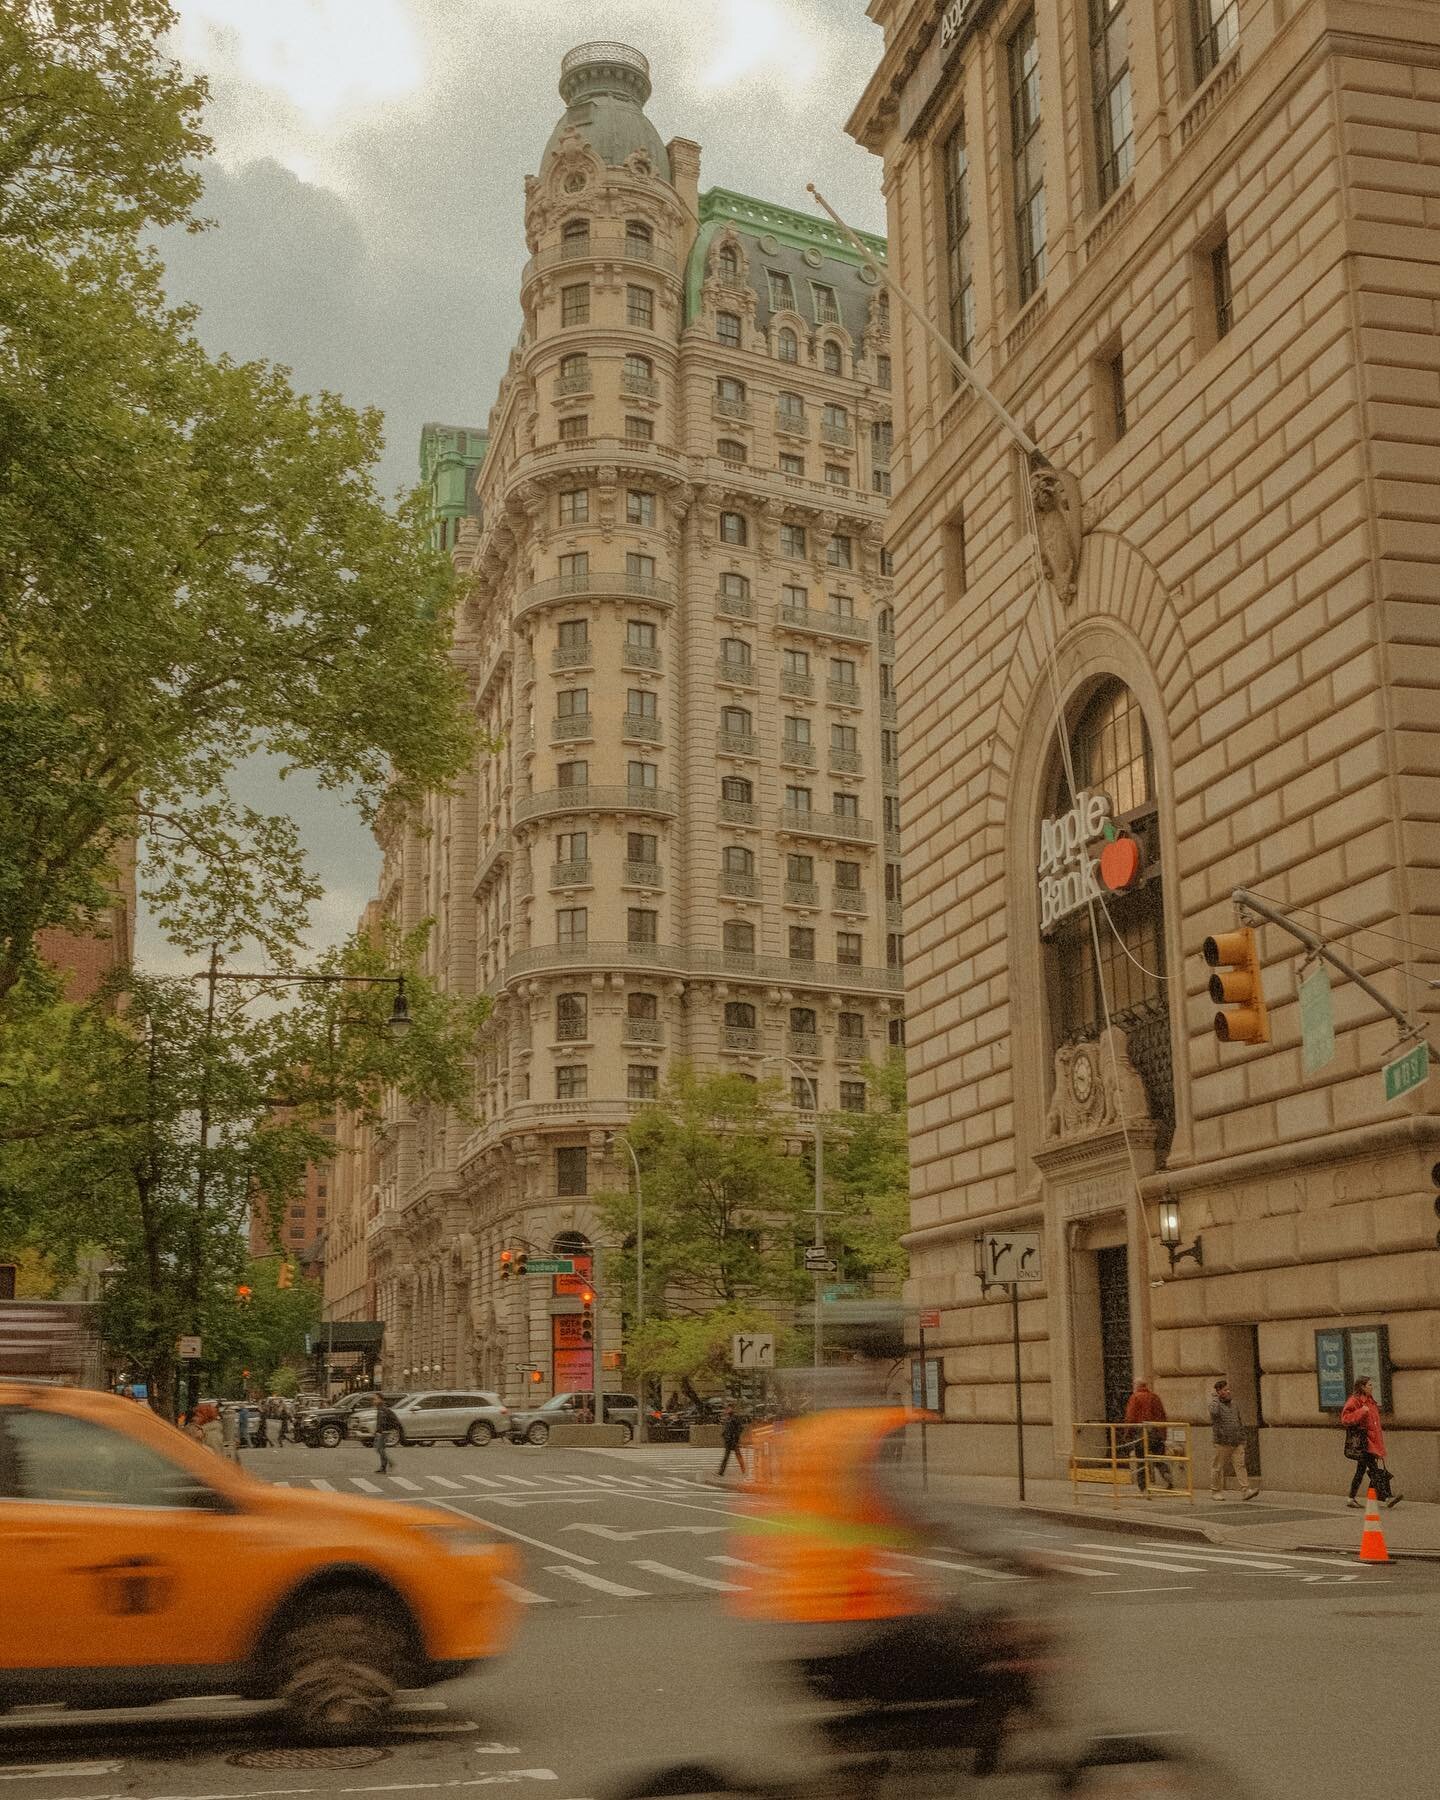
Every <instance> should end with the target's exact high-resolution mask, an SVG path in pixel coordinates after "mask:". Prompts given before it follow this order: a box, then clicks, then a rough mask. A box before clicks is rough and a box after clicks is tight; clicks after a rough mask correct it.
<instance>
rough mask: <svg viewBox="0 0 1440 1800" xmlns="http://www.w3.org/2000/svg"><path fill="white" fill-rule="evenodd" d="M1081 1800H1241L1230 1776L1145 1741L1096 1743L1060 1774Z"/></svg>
mask: <svg viewBox="0 0 1440 1800" xmlns="http://www.w3.org/2000/svg"><path fill="white" fill-rule="evenodd" d="M1057 1790H1058V1792H1060V1793H1062V1794H1073V1795H1076V1796H1078V1797H1080V1800H1244V1790H1243V1789H1242V1788H1241V1787H1240V1786H1239V1785H1238V1783H1237V1782H1236V1780H1235V1777H1234V1776H1233V1775H1232V1774H1230V1772H1229V1771H1228V1770H1226V1769H1222V1768H1221V1767H1220V1766H1219V1765H1218V1764H1217V1763H1213V1762H1211V1761H1210V1759H1209V1758H1208V1757H1204V1756H1197V1755H1196V1753H1195V1752H1194V1751H1193V1750H1186V1749H1182V1748H1180V1747H1178V1746H1175V1745H1170V1744H1160V1743H1156V1742H1155V1741H1154V1740H1153V1739H1150V1738H1132V1737H1114V1738H1096V1739H1094V1740H1093V1741H1092V1742H1091V1743H1089V1744H1087V1745H1086V1746H1085V1748H1084V1749H1083V1750H1082V1751H1081V1753H1080V1755H1079V1756H1078V1757H1077V1758H1076V1759H1075V1761H1074V1762H1073V1763H1072V1764H1071V1765H1070V1767H1069V1768H1068V1769H1067V1770H1066V1771H1065V1772H1064V1773H1063V1774H1062V1776H1061V1778H1060V1781H1059V1782H1058V1783H1057Z"/></svg>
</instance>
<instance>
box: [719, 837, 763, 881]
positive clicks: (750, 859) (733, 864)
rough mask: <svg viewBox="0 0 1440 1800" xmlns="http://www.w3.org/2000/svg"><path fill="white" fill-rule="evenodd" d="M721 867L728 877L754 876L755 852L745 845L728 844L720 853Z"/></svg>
mask: <svg viewBox="0 0 1440 1800" xmlns="http://www.w3.org/2000/svg"><path fill="white" fill-rule="evenodd" d="M720 867H721V868H722V869H723V870H724V871H725V873H726V874H727V875H753V874H754V873H755V852H754V851H753V850H747V849H746V848H745V846H744V845H743V844H727V845H726V846H725V848H724V849H723V850H722V851H721V852H720Z"/></svg>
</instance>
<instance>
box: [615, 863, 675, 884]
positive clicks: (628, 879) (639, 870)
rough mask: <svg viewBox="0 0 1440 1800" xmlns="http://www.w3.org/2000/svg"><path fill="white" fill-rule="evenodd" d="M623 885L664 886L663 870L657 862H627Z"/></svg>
mask: <svg viewBox="0 0 1440 1800" xmlns="http://www.w3.org/2000/svg"><path fill="white" fill-rule="evenodd" d="M623 885H624V886H625V887H651V888H658V887H664V885H665V872H664V870H663V869H662V868H661V867H660V864H659V863H654V862H627V863H626V864H625V869H624V875H623Z"/></svg>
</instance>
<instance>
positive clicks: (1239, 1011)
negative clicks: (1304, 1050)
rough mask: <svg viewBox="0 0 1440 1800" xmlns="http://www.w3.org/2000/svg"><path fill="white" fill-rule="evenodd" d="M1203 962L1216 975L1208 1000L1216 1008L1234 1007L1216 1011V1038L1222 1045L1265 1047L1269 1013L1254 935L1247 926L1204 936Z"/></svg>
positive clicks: (1213, 978)
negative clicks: (1214, 935)
mask: <svg viewBox="0 0 1440 1800" xmlns="http://www.w3.org/2000/svg"><path fill="white" fill-rule="evenodd" d="M1203 955H1204V957H1205V961H1206V962H1207V963H1208V964H1209V965H1210V967H1211V968H1212V969H1215V970H1217V971H1218V973H1216V974H1214V975H1212V976H1211V977H1210V998H1211V999H1212V1000H1213V1001H1214V1003H1215V1004H1216V1006H1229V1007H1233V1008H1234V1010H1233V1011H1232V1012H1217V1013H1216V1015H1215V1035H1216V1037H1217V1038H1219V1040H1220V1042H1221V1043H1222V1044H1268V1043H1269V1042H1270V1013H1269V1009H1268V1008H1267V1007H1266V1005H1265V985H1264V980H1263V978H1262V976H1261V972H1260V954H1259V951H1258V950H1257V948H1256V945H1255V933H1254V932H1253V931H1252V930H1251V929H1250V927H1249V926H1248V925H1244V926H1242V927H1241V928H1240V930H1239V931H1224V932H1221V934H1220V935H1219V937H1207V938H1206V940H1205V943H1204V946H1203Z"/></svg>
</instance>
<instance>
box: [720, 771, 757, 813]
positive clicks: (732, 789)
mask: <svg viewBox="0 0 1440 1800" xmlns="http://www.w3.org/2000/svg"><path fill="white" fill-rule="evenodd" d="M720 798H721V799H722V800H729V801H732V802H734V803H735V804H736V805H739V806H749V805H750V804H751V802H752V801H753V800H754V798H755V787H754V783H753V782H750V781H747V780H746V778H745V777H744V776H743V775H726V776H725V777H723V779H722V780H721V782H720Z"/></svg>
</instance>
